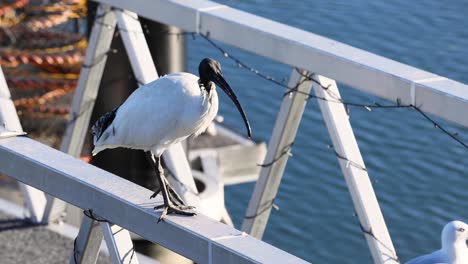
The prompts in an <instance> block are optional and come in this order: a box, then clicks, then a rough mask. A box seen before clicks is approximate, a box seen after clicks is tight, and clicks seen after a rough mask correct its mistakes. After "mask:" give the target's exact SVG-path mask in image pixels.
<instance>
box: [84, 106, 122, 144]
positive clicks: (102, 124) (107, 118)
mask: <svg viewBox="0 0 468 264" xmlns="http://www.w3.org/2000/svg"><path fill="white" fill-rule="evenodd" d="M119 107H120V106H117V107H116V108H114V109H113V110H112V111H110V112H107V113H105V114H104V115H103V116H101V117H100V118H99V119H98V120H97V121H96V123H94V125H93V127H92V128H91V134H92V135H93V137H94V143H96V141H98V140H99V138H100V137H101V136H102V133H104V131H106V129H107V128H108V127H109V126H110V124H112V121H114V118H115V115H116V114H117V110H118V109H119Z"/></svg>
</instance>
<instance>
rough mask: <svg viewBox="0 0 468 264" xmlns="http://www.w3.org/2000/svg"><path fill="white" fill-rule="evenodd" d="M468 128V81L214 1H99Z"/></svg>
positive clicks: (98, 0)
mask: <svg viewBox="0 0 468 264" xmlns="http://www.w3.org/2000/svg"><path fill="white" fill-rule="evenodd" d="M96 1H97V2H100V3H105V4H109V5H111V6H114V7H117V8H123V9H127V10H130V11H134V12H136V13H137V14H139V15H140V16H143V17H146V18H149V19H151V20H155V21H158V22H161V23H165V24H169V25H173V26H177V27H180V28H182V29H183V30H186V31H190V32H196V33H201V34H204V35H209V37H210V38H212V39H215V40H219V41H221V42H224V43H226V44H229V45H232V46H235V47H238V48H241V49H244V50H246V51H249V52H252V53H255V54H258V55H262V56H264V57H267V58H270V59H273V60H275V61H278V62H281V63H285V64H288V65H291V66H293V67H299V68H302V69H304V70H307V71H309V72H311V73H316V74H320V75H323V76H326V77H328V78H331V79H334V80H336V81H337V82H341V83H344V84H347V85H349V86H351V87H353V88H356V89H359V90H362V91H364V92H367V93H370V94H374V95H377V96H379V97H382V98H384V99H387V100H390V101H393V102H399V103H401V104H412V105H414V106H417V107H419V108H420V109H421V110H422V111H424V112H428V113H431V114H435V115H437V116H440V117H442V118H444V119H447V120H450V121H452V122H455V123H458V124H460V125H463V126H466V127H468V116H466V115H464V110H465V109H466V105H467V104H468V92H467V91H468V86H467V85H465V84H462V83H460V82H457V81H454V80H450V79H447V78H445V77H442V76H439V75H436V74H433V73H430V72H427V71H423V70H420V69H418V68H415V67H412V66H409V65H406V64H403V63H399V62H396V61H393V60H391V59H387V58H385V57H382V56H378V55H375V54H373V53H370V52H367V51H364V50H361V49H358V48H354V47H351V46H349V45H346V44H343V43H340V42H337V41H334V40H331V39H328V38H325V37H322V36H319V35H316V34H313V33H310V32H307V31H304V30H300V29H298V28H294V27H291V26H287V25H284V24H281V23H278V22H275V21H272V20H269V19H265V18H262V17H259V16H256V15H253V14H250V13H247V12H243V11H240V10H237V9H233V8H230V7H228V6H225V5H221V4H218V3H215V2H211V1H203V0H196V1H168V0H159V1H153V0H134V1H127V0H96Z"/></svg>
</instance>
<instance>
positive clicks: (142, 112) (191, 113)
mask: <svg viewBox="0 0 468 264" xmlns="http://www.w3.org/2000/svg"><path fill="white" fill-rule="evenodd" d="M198 71H199V74H200V78H199V77H197V76H195V75H193V74H190V73H174V74H169V75H166V76H164V77H162V78H159V79H157V80H155V81H153V82H151V83H148V84H146V85H144V86H142V87H140V88H138V89H137V90H135V92H133V93H132V94H131V95H130V96H129V97H128V99H127V100H126V101H125V102H124V103H123V104H122V105H120V106H119V107H117V108H115V109H114V110H112V111H111V112H108V113H106V114H105V115H104V116H102V117H101V118H99V120H98V121H97V122H96V124H95V125H94V126H93V128H92V133H93V135H94V150H93V155H96V154H97V153H99V152H100V151H102V150H104V149H111V148H117V147H124V148H130V149H140V150H143V151H149V152H151V157H152V159H153V162H154V164H155V169H156V171H157V172H158V175H159V176H158V181H159V186H160V188H159V190H157V191H156V192H155V193H154V194H153V195H152V196H151V198H153V197H155V196H156V195H157V194H158V193H159V192H161V193H162V196H163V200H164V204H163V205H161V206H157V207H155V209H159V208H164V210H163V212H162V214H161V216H160V220H161V219H163V218H164V216H165V215H166V214H170V213H176V214H183V215H193V214H194V212H192V211H190V209H193V208H192V207H190V206H185V205H184V204H183V201H182V200H181V199H180V198H179V196H178V195H177V193H176V192H175V191H174V190H173V189H172V188H171V187H170V185H169V183H168V181H167V180H166V179H165V177H164V174H163V169H162V166H161V161H160V157H161V155H162V153H163V152H164V151H165V150H166V149H167V148H168V147H169V146H171V145H172V144H176V143H178V142H180V141H182V140H184V139H186V138H187V137H189V136H191V135H195V136H197V135H199V134H200V133H202V132H203V131H205V130H206V129H207V127H208V126H209V125H210V124H211V122H212V121H213V119H214V117H215V116H216V114H217V112H218V95H217V93H216V85H218V86H219V87H220V88H221V89H222V90H223V91H224V92H225V93H226V94H227V95H228V96H229V98H230V99H231V100H232V101H233V102H234V104H235V105H236V107H237V109H238V110H239V112H240V114H241V115H242V118H243V120H244V123H245V125H246V127H247V134H248V136H249V137H251V128H250V124H249V122H248V120H247V117H246V115H245V113H244V110H243V109H242V106H241V105H240V103H239V101H238V100H237V97H236V95H235V94H234V92H233V91H232V89H231V87H230V86H229V84H228V83H227V82H226V81H225V80H224V77H223V74H222V71H221V65H220V64H219V62H217V61H215V60H212V59H209V58H205V59H203V60H202V61H201V62H200V65H199V67H198Z"/></svg>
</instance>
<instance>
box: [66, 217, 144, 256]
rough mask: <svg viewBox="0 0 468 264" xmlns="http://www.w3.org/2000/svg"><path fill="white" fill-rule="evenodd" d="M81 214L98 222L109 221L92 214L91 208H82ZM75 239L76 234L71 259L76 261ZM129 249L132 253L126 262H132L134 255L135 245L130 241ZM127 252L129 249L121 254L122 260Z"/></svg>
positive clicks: (77, 253)
mask: <svg viewBox="0 0 468 264" xmlns="http://www.w3.org/2000/svg"><path fill="white" fill-rule="evenodd" d="M83 214H84V215H85V216H86V217H88V218H90V219H92V220H94V221H96V222H99V223H110V222H109V221H107V220H106V219H104V218H100V217H97V216H96V215H95V214H94V212H93V210H92V209H87V210H83ZM77 239H78V236H77V237H76V238H75V240H73V260H74V261H75V263H78V255H79V252H77V245H76V241H77ZM130 250H131V252H132V254H131V255H130V260H129V262H128V263H132V260H133V256H134V255H135V247H134V246H133V243H132V248H131V249H130ZM129 253H130V251H129V252H127V253H126V254H125V255H124V256H123V259H122V261H123V260H125V258H126V257H127V255H128V254H129Z"/></svg>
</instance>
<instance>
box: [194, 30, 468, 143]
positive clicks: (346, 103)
mask: <svg viewBox="0 0 468 264" xmlns="http://www.w3.org/2000/svg"><path fill="white" fill-rule="evenodd" d="M199 35H200V36H201V37H202V38H203V39H205V40H206V41H207V42H208V43H209V44H210V45H211V46H213V47H214V48H215V49H217V50H218V51H219V52H221V54H222V55H223V56H224V57H226V58H228V59H230V60H232V61H233V62H234V63H235V64H236V65H237V66H238V67H239V68H244V69H247V70H248V71H250V72H252V73H254V74H255V75H257V76H258V77H260V78H262V79H264V80H267V81H269V82H271V83H273V84H276V85H278V86H280V87H283V88H286V89H287V90H286V92H285V94H284V95H287V94H289V93H291V92H296V93H300V94H303V95H305V96H306V97H307V100H308V99H310V98H316V99H318V100H323V101H327V102H332V103H340V104H343V105H344V106H345V107H346V108H347V107H348V106H354V107H362V108H364V109H366V110H367V111H372V110H373V109H377V108H382V109H392V108H411V109H414V110H416V111H417V112H418V113H419V114H421V115H422V116H423V117H424V118H425V119H427V120H428V121H429V122H431V123H432V124H433V125H434V127H435V128H438V129H439V130H440V131H442V132H443V133H444V134H447V135H448V136H449V137H450V138H452V139H453V140H455V141H456V142H458V143H459V144H460V145H462V146H463V147H465V148H466V149H468V144H467V143H465V142H463V141H462V140H461V139H459V138H458V133H451V132H449V131H448V130H447V129H446V128H444V127H443V126H442V125H441V124H440V123H438V122H436V121H435V120H434V119H433V118H431V117H429V116H428V115H427V114H426V113H425V112H424V111H422V110H421V109H420V107H418V106H415V105H412V104H401V103H400V102H401V101H400V99H397V104H395V105H382V104H379V103H377V102H374V103H373V104H363V103H358V102H351V101H344V100H343V99H342V98H340V97H339V96H338V95H335V94H334V93H333V92H332V91H330V89H329V88H330V85H328V86H324V85H323V84H322V83H321V82H320V81H318V80H316V79H315V78H313V76H314V73H310V74H304V73H303V72H302V71H301V70H299V69H298V68H294V69H295V70H296V71H297V72H298V73H299V74H300V75H301V76H302V77H303V79H302V80H300V81H299V82H298V83H297V84H296V85H294V86H293V87H290V86H288V85H287V84H285V83H284V82H281V81H278V80H276V79H275V78H274V77H272V76H270V75H267V74H265V73H263V72H261V71H260V70H258V69H256V68H254V67H251V66H250V65H248V64H247V63H245V62H243V61H241V60H240V59H238V58H237V57H235V56H233V55H232V54H230V53H228V52H227V51H226V49H224V48H222V47H221V46H220V45H218V44H216V43H215V42H214V41H213V40H212V39H210V37H209V35H210V34H209V32H208V33H207V34H206V35H203V34H201V33H200V34H199ZM305 81H311V82H314V83H315V84H317V85H319V87H321V88H322V89H323V90H324V91H325V92H326V93H327V94H329V95H330V97H332V98H333V99H332V100H331V99H328V98H325V97H320V96H316V95H314V94H311V93H305V92H302V91H299V90H298V87H299V85H301V84H302V83H304V82H305Z"/></svg>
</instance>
